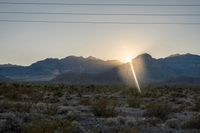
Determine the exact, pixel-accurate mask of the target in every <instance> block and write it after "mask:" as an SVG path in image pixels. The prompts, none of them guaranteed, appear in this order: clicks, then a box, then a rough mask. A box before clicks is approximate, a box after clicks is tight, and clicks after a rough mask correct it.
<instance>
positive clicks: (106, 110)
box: [92, 98, 117, 117]
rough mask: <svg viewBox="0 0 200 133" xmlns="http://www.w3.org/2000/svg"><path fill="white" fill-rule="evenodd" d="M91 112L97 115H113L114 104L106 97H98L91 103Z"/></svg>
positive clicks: (115, 113) (114, 114)
mask: <svg viewBox="0 0 200 133" xmlns="http://www.w3.org/2000/svg"><path fill="white" fill-rule="evenodd" d="M92 112H93V114H94V115H95V116H97V117H115V116H117V112H116V111H115V105H114V104H112V103H111V102H110V101H109V100H108V99H107V98H100V99H97V100H95V101H94V103H92Z"/></svg>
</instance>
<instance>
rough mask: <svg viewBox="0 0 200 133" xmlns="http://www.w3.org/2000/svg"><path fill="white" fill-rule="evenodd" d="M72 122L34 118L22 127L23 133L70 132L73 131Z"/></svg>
mask: <svg viewBox="0 0 200 133" xmlns="http://www.w3.org/2000/svg"><path fill="white" fill-rule="evenodd" d="M72 129H73V127H72V124H71V122H70V121H67V120H65V121H42V120H40V119H39V120H37V119H36V120H33V121H32V123H30V124H28V125H26V126H25V127H23V129H22V133H55V132H56V131H57V132H62V133H70V132H72Z"/></svg>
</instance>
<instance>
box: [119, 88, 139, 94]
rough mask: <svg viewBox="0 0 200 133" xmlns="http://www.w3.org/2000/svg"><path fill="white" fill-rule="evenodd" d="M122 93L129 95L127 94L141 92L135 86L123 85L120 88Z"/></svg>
mask: <svg viewBox="0 0 200 133" xmlns="http://www.w3.org/2000/svg"><path fill="white" fill-rule="evenodd" d="M122 94H123V95H129V96H140V95H141V94H140V93H139V92H138V90H137V88H135V87H124V88H123V89H122Z"/></svg>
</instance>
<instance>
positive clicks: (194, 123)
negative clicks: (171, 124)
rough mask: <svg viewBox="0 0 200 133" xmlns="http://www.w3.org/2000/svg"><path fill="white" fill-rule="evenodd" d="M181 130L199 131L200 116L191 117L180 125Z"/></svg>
mask: <svg viewBox="0 0 200 133" xmlns="http://www.w3.org/2000/svg"><path fill="white" fill-rule="evenodd" d="M182 128H183V129H200V115H199V116H197V117H193V118H191V119H190V120H188V121H186V122H185V123H184V124H183V125H182Z"/></svg>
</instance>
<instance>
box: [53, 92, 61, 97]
mask: <svg viewBox="0 0 200 133" xmlns="http://www.w3.org/2000/svg"><path fill="white" fill-rule="evenodd" d="M53 96H54V97H62V96H63V93H62V92H60V91H57V92H55V93H54V94H53Z"/></svg>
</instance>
